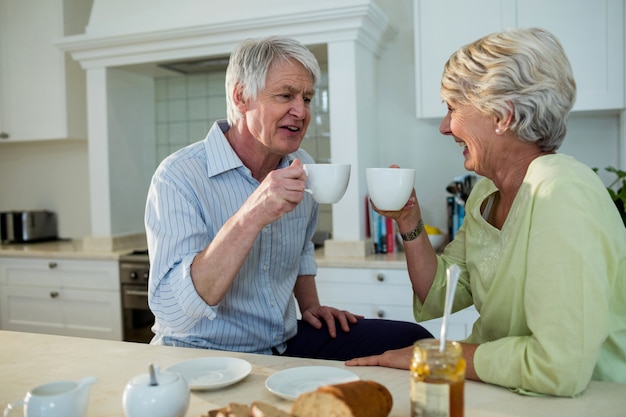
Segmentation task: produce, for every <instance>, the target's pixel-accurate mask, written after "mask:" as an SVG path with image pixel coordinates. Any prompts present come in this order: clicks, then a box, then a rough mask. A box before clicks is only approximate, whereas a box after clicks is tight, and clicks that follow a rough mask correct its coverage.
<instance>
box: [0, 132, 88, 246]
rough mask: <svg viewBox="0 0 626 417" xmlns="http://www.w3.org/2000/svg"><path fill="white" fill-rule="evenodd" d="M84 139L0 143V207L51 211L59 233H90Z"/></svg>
mask: <svg viewBox="0 0 626 417" xmlns="http://www.w3.org/2000/svg"><path fill="white" fill-rule="evenodd" d="M89 208H90V207H89V170H88V167H87V142H86V141H82V142H79V141H55V142H33V143H15V144H8V143H7V144H2V145H1V146H0V210H1V211H8V210H44V209H45V210H53V211H55V212H57V214H58V222H59V235H60V237H63V238H70V237H72V238H75V237H82V236H85V235H88V234H89V232H90V227H89V225H90V221H89V219H90V215H89V212H90V210H89Z"/></svg>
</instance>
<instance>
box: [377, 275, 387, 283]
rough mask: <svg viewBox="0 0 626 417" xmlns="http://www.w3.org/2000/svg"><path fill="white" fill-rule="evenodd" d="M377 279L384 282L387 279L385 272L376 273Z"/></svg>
mask: <svg viewBox="0 0 626 417" xmlns="http://www.w3.org/2000/svg"><path fill="white" fill-rule="evenodd" d="M376 279H377V280H378V282H383V281H384V280H385V274H382V273H380V274H378V275H376Z"/></svg>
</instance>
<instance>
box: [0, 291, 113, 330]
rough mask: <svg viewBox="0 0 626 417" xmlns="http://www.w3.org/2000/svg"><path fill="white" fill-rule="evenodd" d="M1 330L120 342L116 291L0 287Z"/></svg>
mask: <svg viewBox="0 0 626 417" xmlns="http://www.w3.org/2000/svg"><path fill="white" fill-rule="evenodd" d="M0 308H1V311H2V314H1V315H0V317H1V321H2V329H3V330H14V331H24V332H33V333H49V334H58V335H64V336H77V337H93V338H98V339H110V340H121V339H122V334H121V327H122V326H121V323H122V319H121V302H120V295H119V292H117V291H102V290H98V291H89V290H75V289H58V288H55V287H49V288H44V287H32V286H21V285H12V286H6V285H2V286H0Z"/></svg>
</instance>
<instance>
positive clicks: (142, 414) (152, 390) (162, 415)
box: [122, 366, 189, 417]
mask: <svg viewBox="0 0 626 417" xmlns="http://www.w3.org/2000/svg"><path fill="white" fill-rule="evenodd" d="M151 368H152V366H151ZM151 372H154V373H153V374H152V375H151V374H150V373H147V374H142V375H138V376H136V377H134V378H133V379H131V380H130V381H128V383H127V384H126V387H125V388H124V395H123V398H122V404H123V406H124V414H125V415H126V417H184V416H185V414H186V413H187V408H189V386H188V385H187V381H185V378H183V377H182V376H180V375H179V374H178V373H176V372H169V371H163V372H161V370H160V369H159V367H158V366H154V367H153V368H152V369H151Z"/></svg>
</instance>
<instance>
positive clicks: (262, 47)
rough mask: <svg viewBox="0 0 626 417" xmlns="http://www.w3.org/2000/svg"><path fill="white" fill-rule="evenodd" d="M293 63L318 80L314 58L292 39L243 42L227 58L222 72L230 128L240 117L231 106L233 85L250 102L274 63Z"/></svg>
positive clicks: (264, 39) (274, 37) (318, 72)
mask: <svg viewBox="0 0 626 417" xmlns="http://www.w3.org/2000/svg"><path fill="white" fill-rule="evenodd" d="M288 60H296V61H297V62H299V63H300V64H302V66H304V68H306V69H307V70H308V71H309V72H310V73H311V77H312V78H313V85H315V84H316V83H317V81H318V80H319V79H320V75H321V71H320V67H319V63H318V62H317V59H316V58H315V55H313V53H312V52H311V51H310V50H309V49H308V48H307V47H306V46H304V45H302V44H301V43H300V42H298V41H296V40H295V39H290V38H281V37H276V36H270V37H266V38H262V39H246V40H245V41H243V42H242V43H241V44H239V45H238V46H237V48H236V49H235V50H234V51H233V53H232V54H231V55H230V59H229V61H228V68H227V69H226V111H227V117H228V124H229V125H231V126H233V125H234V124H235V122H237V121H238V120H239V119H240V118H241V117H242V116H243V115H242V113H241V112H240V111H239V109H237V107H236V106H235V105H234V103H233V93H234V91H235V87H236V86H237V84H239V85H242V86H243V95H244V98H245V99H254V98H256V96H257V95H258V93H259V92H260V91H261V90H263V88H265V80H266V78H267V72H268V70H269V69H270V67H271V66H272V65H273V64H274V63H279V62H284V61H288Z"/></svg>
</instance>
